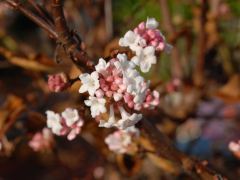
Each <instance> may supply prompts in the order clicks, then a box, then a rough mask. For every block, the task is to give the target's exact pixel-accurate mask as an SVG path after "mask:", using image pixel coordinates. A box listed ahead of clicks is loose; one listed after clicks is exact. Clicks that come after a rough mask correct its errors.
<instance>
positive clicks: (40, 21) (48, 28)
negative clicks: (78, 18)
mask: <svg viewBox="0 0 240 180" xmlns="http://www.w3.org/2000/svg"><path fill="white" fill-rule="evenodd" d="M5 1H6V2H7V3H8V4H9V5H10V6H12V7H13V8H15V9H17V10H19V11H20V12H21V13H23V14H24V15H25V16H27V17H28V18H29V19H31V20H32V21H33V22H35V23H36V24H37V25H39V26H40V27H41V28H43V29H44V30H46V31H47V33H48V34H49V35H50V37H52V38H54V39H57V38H58V35H57V33H56V32H55V31H54V30H53V29H52V27H51V26H50V25H49V24H48V23H46V22H45V20H43V19H42V18H40V17H38V16H36V15H35V14H34V13H32V12H31V11H30V10H28V9H27V8H25V7H24V6H23V5H22V4H21V3H19V2H17V1H14V0H5Z"/></svg>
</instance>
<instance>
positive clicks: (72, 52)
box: [52, 0, 94, 71]
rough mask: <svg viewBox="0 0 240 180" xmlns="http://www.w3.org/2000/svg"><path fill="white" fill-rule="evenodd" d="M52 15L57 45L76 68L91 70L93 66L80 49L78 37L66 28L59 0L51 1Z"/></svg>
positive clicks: (80, 43)
mask: <svg viewBox="0 0 240 180" xmlns="http://www.w3.org/2000/svg"><path fill="white" fill-rule="evenodd" d="M52 15H53V18H54V23H55V28H56V32H57V34H58V36H59V38H58V41H57V42H58V43H59V45H60V46H62V47H63V48H64V50H65V52H66V54H67V55H68V56H69V57H70V59H71V60H72V61H73V63H74V64H75V65H76V66H77V67H78V68H80V69H88V71H91V70H93V66H94V64H93V62H92V61H91V60H90V59H89V57H88V56H87V53H86V52H85V51H84V49H83V48H82V41H81V39H80V37H79V36H78V35H77V34H76V33H75V32H73V31H70V30H69V28H68V26H67V23H66V20H65V16H64V13H63V5H62V2H61V0H52Z"/></svg>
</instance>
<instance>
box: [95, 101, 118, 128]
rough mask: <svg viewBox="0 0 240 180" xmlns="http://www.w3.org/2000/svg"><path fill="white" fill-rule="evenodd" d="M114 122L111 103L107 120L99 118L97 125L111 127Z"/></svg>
mask: <svg viewBox="0 0 240 180" xmlns="http://www.w3.org/2000/svg"><path fill="white" fill-rule="evenodd" d="M115 123H116V120H115V114H114V109H113V105H111V106H110V112H109V119H108V121H104V120H100V123H99V125H98V126H99V127H105V128H111V127H113V126H114V124H115Z"/></svg>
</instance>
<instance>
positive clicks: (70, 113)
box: [62, 108, 80, 127]
mask: <svg viewBox="0 0 240 180" xmlns="http://www.w3.org/2000/svg"><path fill="white" fill-rule="evenodd" d="M62 117H63V118H64V119H65V122H66V125H67V126H68V127H70V126H72V125H73V124H74V123H75V122H77V121H78V120H80V117H79V114H78V111H77V110H76V109H72V108H67V109H65V111H63V112H62Z"/></svg>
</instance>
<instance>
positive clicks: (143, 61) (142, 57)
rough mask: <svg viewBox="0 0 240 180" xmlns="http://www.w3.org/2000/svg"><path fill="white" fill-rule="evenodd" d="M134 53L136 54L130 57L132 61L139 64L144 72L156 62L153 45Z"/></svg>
mask: <svg viewBox="0 0 240 180" xmlns="http://www.w3.org/2000/svg"><path fill="white" fill-rule="evenodd" d="M136 54H137V55H136V56H134V57H133V58H132V61H133V62H134V63H135V64H136V65H138V66H140V69H141V71H142V72H144V73H146V72H148V71H149V70H150V68H151V66H152V64H156V63H157V57H156V56H155V49H154V47H153V46H147V47H145V48H141V49H139V51H137V52H136Z"/></svg>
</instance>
